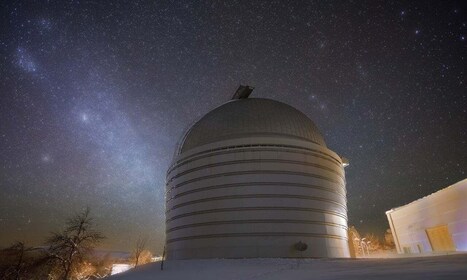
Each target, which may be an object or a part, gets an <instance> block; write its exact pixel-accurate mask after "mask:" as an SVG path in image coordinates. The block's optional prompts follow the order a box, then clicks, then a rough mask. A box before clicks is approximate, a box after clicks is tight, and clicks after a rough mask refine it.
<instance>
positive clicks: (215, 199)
mask: <svg viewBox="0 0 467 280" xmlns="http://www.w3.org/2000/svg"><path fill="white" fill-rule="evenodd" d="M250 198H253V199H255V198H279V199H281V198H291V199H303V200H314V201H321V202H327V203H332V204H335V205H337V206H339V207H342V209H344V210H345V211H347V206H346V205H345V204H342V203H340V202H338V201H335V200H332V199H328V198H323V197H317V196H311V195H293V194H245V195H243V194H242V195H224V196H216V197H208V198H203V199H196V200H191V201H188V202H184V203H180V204H177V205H174V206H172V207H171V208H170V209H168V210H167V211H166V213H168V212H169V211H170V210H174V209H177V208H180V207H183V206H188V205H192V204H198V203H204V202H211V201H218V200H232V199H250Z"/></svg>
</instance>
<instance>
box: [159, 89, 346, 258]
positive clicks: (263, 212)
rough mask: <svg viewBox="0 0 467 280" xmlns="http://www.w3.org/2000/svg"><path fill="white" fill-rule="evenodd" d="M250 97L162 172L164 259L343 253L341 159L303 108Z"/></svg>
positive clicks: (207, 119)
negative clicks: (164, 227)
mask: <svg viewBox="0 0 467 280" xmlns="http://www.w3.org/2000/svg"><path fill="white" fill-rule="evenodd" d="M237 92H238V91H237ZM250 92H251V90H250ZM236 94H237V93H236ZM248 95H249V93H248V94H247V95H246V97H245V94H243V95H242V93H240V94H239V96H240V97H239V98H236V99H233V100H231V101H229V102H227V103H225V104H223V105H221V106H219V107H217V108H215V109H214V110H212V111H210V112H209V113H207V114H206V115H205V116H204V117H202V118H201V119H200V120H199V121H197V122H196V123H195V124H194V125H193V126H192V127H191V128H190V129H188V131H187V133H185V135H184V136H183V137H182V140H181V142H180V143H181V144H180V145H179V147H178V149H177V153H176V156H175V158H174V161H173V163H172V164H171V166H170V168H169V169H168V171H167V186H166V187H167V191H166V252H167V258H168V259H196V258H268V257H274V258H277V257H328V258H333V257H339V258H342V257H349V247H348V243H347V242H348V240H347V206H346V202H347V201H346V190H345V173H344V168H343V162H342V159H341V157H339V156H338V155H337V154H336V153H334V152H333V151H331V150H330V149H328V148H327V147H326V145H325V142H324V140H323V137H322V135H321V134H320V132H319V131H318V129H317V127H316V125H315V124H314V123H313V121H312V120H310V119H309V118H308V117H307V116H306V115H305V114H303V113H302V112H300V111H298V110H297V109H295V108H293V107H291V106H289V105H287V104H284V103H281V102H278V101H274V100H269V99H260V98H247V97H248Z"/></svg>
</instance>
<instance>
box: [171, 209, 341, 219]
mask: <svg viewBox="0 0 467 280" xmlns="http://www.w3.org/2000/svg"><path fill="white" fill-rule="evenodd" d="M235 211H300V212H315V213H323V214H329V215H334V216H337V217H341V218H343V219H345V220H346V221H347V215H345V214H342V213H341V212H337V211H331V210H323V209H317V208H307V207H279V206H263V207H232V208H217V209H208V210H201V211H193V212H189V213H184V214H179V215H176V216H173V217H171V218H168V219H166V220H165V221H166V222H171V221H173V220H176V219H180V218H184V217H189V216H196V215H203V214H211V213H220V212H235ZM168 213H170V211H169V212H168ZM167 216H168V215H167Z"/></svg>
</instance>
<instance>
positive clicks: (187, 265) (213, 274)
mask: <svg viewBox="0 0 467 280" xmlns="http://www.w3.org/2000/svg"><path fill="white" fill-rule="evenodd" d="M160 267H161V264H160V262H155V263H150V264H147V265H144V266H140V267H138V268H136V269H133V270H130V271H127V272H125V273H122V274H118V275H114V276H112V277H110V279H112V280H130V279H131V280H146V279H147V280H149V279H151V280H152V279H158V280H175V279H177V280H178V279H202V280H210V279H216V280H217V279H223V280H234V279H239V280H240V279H242V280H243V279H245V280H247V279H255V280H257V279H261V280H264V279H271V280H273V279H274V280H278V279H286V280H288V279H294V280H313V279H326V280H331V279H332V280H337V279H345V280H353V279H359V280H360V279H363V280H368V279H396V280H406V279H424V280H429V279H467V254H457V255H447V256H434V257H413V258H385V259H383V258H379V259H375V258H372V259H301V260H297V259H237V260H231V259H213V260H185V261H166V262H165V263H164V270H163V271H161V270H160Z"/></svg>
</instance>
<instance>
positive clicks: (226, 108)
mask: <svg viewBox="0 0 467 280" xmlns="http://www.w3.org/2000/svg"><path fill="white" fill-rule="evenodd" d="M255 135H256V136H258V135H269V136H274V135H276V136H282V137H291V138H297V139H302V140H306V141H311V142H313V143H316V144H319V145H322V146H326V144H325V143H324V140H323V136H321V133H320V132H319V131H318V128H317V127H316V125H315V124H314V123H313V121H312V120H310V119H309V118H308V117H307V116H306V115H305V114H303V113H302V112H300V111H299V110H297V109H295V108H294V107H292V106H289V105H287V104H285V103H282V102H278V101H274V100H271V99H264V98H246V99H237V100H232V101H230V102H227V103H225V104H223V105H221V106H219V107H217V108H216V109H214V110H212V111H211V112H209V113H207V114H206V115H205V116H204V117H202V118H201V119H200V120H199V121H198V122H197V123H195V124H194V125H193V126H192V127H191V129H189V130H188V132H187V134H186V136H185V139H184V141H183V144H182V145H181V149H180V152H184V151H187V150H189V149H192V148H195V147H198V146H201V145H204V144H208V143H212V142H216V141H219V140H225V139H233V138H241V137H251V136H255Z"/></svg>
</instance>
